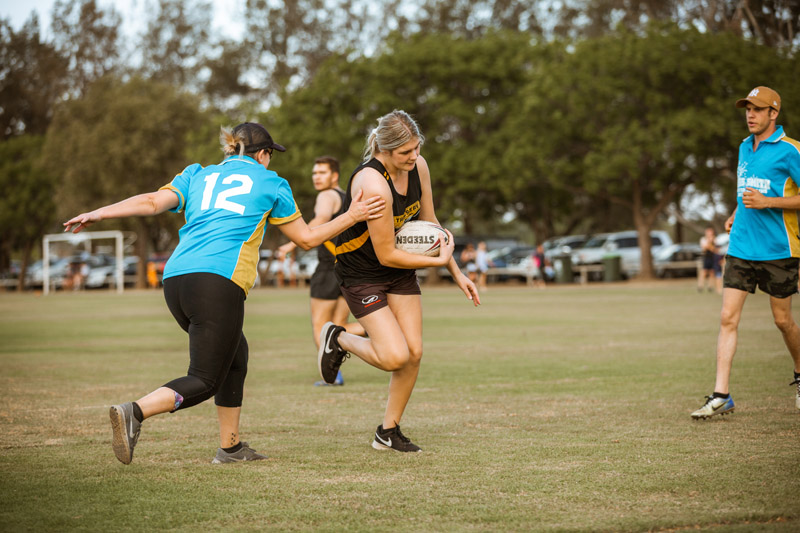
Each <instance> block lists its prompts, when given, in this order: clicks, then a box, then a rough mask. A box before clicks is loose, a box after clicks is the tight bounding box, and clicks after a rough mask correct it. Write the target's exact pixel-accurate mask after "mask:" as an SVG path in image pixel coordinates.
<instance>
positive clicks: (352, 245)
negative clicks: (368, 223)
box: [333, 230, 369, 255]
mask: <svg viewBox="0 0 800 533" xmlns="http://www.w3.org/2000/svg"><path fill="white" fill-rule="evenodd" d="M367 239H369V230H367V231H365V232H364V233H362V234H361V235H359V236H358V237H356V238H355V239H351V240H349V241H347V242H345V243H342V244H340V245H339V246H337V247H336V250H334V253H333V255H339V254H346V253H347V252H352V251H353V250H358V249H359V248H361V246H363V245H364V243H365V242H367Z"/></svg>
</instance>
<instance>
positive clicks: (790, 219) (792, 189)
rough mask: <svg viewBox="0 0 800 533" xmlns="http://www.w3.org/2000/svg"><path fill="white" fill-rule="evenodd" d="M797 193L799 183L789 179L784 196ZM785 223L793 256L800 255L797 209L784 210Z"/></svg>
mask: <svg viewBox="0 0 800 533" xmlns="http://www.w3.org/2000/svg"><path fill="white" fill-rule="evenodd" d="M797 193H798V187H797V184H796V183H795V182H794V180H792V179H791V178H789V179H787V180H786V183H784V185H783V197H784V198H789V197H791V196H797ZM783 225H784V227H785V228H786V236H787V237H788V239H789V250H790V251H791V252H792V257H800V235H798V233H800V224H798V220H797V211H796V210H794V209H784V210H783Z"/></svg>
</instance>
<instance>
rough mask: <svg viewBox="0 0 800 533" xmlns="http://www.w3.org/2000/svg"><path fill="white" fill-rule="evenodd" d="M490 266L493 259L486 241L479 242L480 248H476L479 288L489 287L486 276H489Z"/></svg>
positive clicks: (483, 289)
mask: <svg viewBox="0 0 800 533" xmlns="http://www.w3.org/2000/svg"><path fill="white" fill-rule="evenodd" d="M490 266H492V261H491V260H490V259H489V250H488V249H487V247H486V243H485V242H484V241H480V242H479V243H478V248H477V249H476V250H475V270H476V271H477V274H478V289H479V290H482V291H485V290H486V288H487V285H486V278H487V276H488V272H489V267H490ZM473 281H475V280H473Z"/></svg>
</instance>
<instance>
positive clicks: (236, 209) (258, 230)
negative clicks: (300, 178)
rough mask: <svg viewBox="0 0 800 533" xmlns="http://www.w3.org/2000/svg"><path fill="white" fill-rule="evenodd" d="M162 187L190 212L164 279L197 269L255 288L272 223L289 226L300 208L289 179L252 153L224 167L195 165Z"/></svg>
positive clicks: (179, 208) (230, 159)
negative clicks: (260, 260)
mask: <svg viewBox="0 0 800 533" xmlns="http://www.w3.org/2000/svg"><path fill="white" fill-rule="evenodd" d="M161 189H169V190H171V191H173V192H174V193H175V194H177V195H178V199H179V203H178V206H177V207H176V208H175V209H173V210H172V211H175V212H176V213H180V212H181V211H184V212H185V216H186V224H185V225H184V226H183V227H182V228H181V229H180V232H179V236H180V241H179V243H178V246H177V247H176V248H175V251H174V252H173V253H172V256H171V257H170V258H169V260H168V261H167V264H166V266H165V267H164V279H167V278H170V277H172V276H180V275H182V274H189V273H193V272H208V273H212V274H219V275H220V276H223V277H226V278H228V279H230V280H231V281H233V282H234V283H236V284H237V285H238V286H240V287H241V288H242V289H244V291H245V293H247V292H248V291H249V290H250V287H252V286H253V283H254V282H255V279H256V266H257V264H258V257H259V256H258V249H259V247H260V246H261V241H262V240H263V239H264V231H265V230H266V226H267V222H269V223H270V224H273V225H280V224H286V223H287V222H291V221H292V220H295V219H297V218H299V217H300V216H301V215H300V211H299V210H298V208H297V204H296V203H295V201H294V197H293V196H292V189H291V187H289V183H288V182H287V181H286V180H285V179H283V178H281V177H280V176H278V175H277V174H276V173H275V172H273V171H271V170H267V169H265V168H264V167H263V166H262V165H261V164H259V163H258V162H257V161H256V160H255V159H252V158H251V157H248V156H232V157H228V158H226V159H225V160H224V161H222V162H221V163H220V164H218V165H210V166H208V167H205V168H203V167H202V166H201V165H198V164H194V165H190V166H188V167H186V168H185V169H184V170H183V172H181V173H180V174H178V175H177V176H175V178H174V179H173V180H172V182H170V183H169V184H167V185H164V186H163V187H161Z"/></svg>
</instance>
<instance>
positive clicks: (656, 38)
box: [506, 25, 798, 277]
mask: <svg viewBox="0 0 800 533" xmlns="http://www.w3.org/2000/svg"><path fill="white" fill-rule="evenodd" d="M786 72H790V73H796V72H798V65H797V62H796V60H795V59H791V58H784V57H781V56H780V54H778V53H776V52H775V51H773V50H771V49H768V48H764V47H762V46H758V45H754V44H752V43H748V42H745V41H742V40H741V39H739V38H736V37H735V36H733V35H732V34H719V35H712V34H706V33H700V32H698V31H696V30H680V29H678V28H676V27H674V26H663V25H652V26H650V27H649V28H648V30H647V33H646V35H643V36H638V35H635V34H633V33H630V32H620V33H617V34H613V35H607V36H604V37H602V38H599V39H592V40H587V41H582V42H578V43H576V44H575V45H574V46H570V47H568V46H563V47H562V52H561V54H560V57H557V58H556V59H555V60H554V61H552V62H551V63H550V64H549V65H548V67H547V68H546V69H545V70H543V71H542V72H540V73H539V75H537V76H533V77H532V78H531V81H530V83H529V84H528V86H527V87H526V88H525V90H524V94H523V96H522V98H521V105H520V109H519V111H520V112H519V113H518V114H517V115H516V116H512V117H511V119H510V121H509V123H508V125H507V128H506V130H507V131H514V132H515V136H516V140H514V141H512V142H511V144H510V149H509V150H508V152H507V154H508V157H511V158H512V159H514V160H515V161H518V162H519V164H520V165H522V166H524V167H526V168H529V169H531V172H533V173H535V174H537V175H539V176H547V177H548V179H549V180H550V182H551V183H552V184H553V186H555V187H558V188H561V189H563V190H565V191H568V192H570V193H571V194H573V195H574V196H575V197H576V198H581V197H588V198H591V199H600V200H604V201H607V202H611V203H613V204H616V205H618V206H621V207H623V208H625V210H626V211H627V212H628V213H629V216H630V219H629V223H630V222H632V223H633V225H634V227H635V228H636V229H637V230H638V232H639V245H640V247H641V249H642V251H643V253H642V276H643V277H650V276H652V261H651V255H650V253H649V251H650V237H649V231H650V229H651V228H653V227H654V225H655V224H656V222H657V221H658V220H659V217H660V216H662V214H663V213H664V210H665V209H666V207H667V206H668V205H669V204H670V203H671V202H673V201H674V200H675V199H676V197H677V196H678V195H679V194H680V193H681V192H682V191H683V190H684V189H685V188H686V187H687V186H688V185H689V184H695V185H696V186H697V187H700V188H703V187H705V188H709V187H711V186H712V185H713V184H714V183H715V182H717V181H719V180H723V181H725V180H727V181H730V180H732V179H734V178H735V169H736V157H737V149H738V145H739V143H740V142H741V139H742V138H743V137H744V136H745V135H746V130H745V129H744V128H743V126H742V122H741V120H742V119H741V116H740V113H738V112H737V110H736V109H735V108H734V106H733V102H734V101H735V99H736V98H739V97H741V95H744V94H747V92H748V91H749V90H750V89H751V88H752V86H755V85H760V84H767V83H768V81H767V80H772V81H769V83H772V84H773V86H775V87H786V89H787V93H788V92H792V93H796V92H797V91H796V89H794V88H793V87H791V89H790V86H791V83H789V80H790V79H791V76H794V74H786ZM787 96H788V94H787ZM534 125H540V126H541V127H535V126H534ZM623 224H624V222H622V221H620V225H623Z"/></svg>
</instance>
